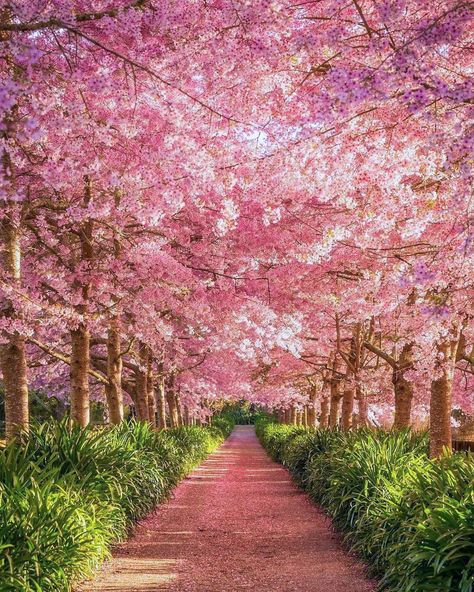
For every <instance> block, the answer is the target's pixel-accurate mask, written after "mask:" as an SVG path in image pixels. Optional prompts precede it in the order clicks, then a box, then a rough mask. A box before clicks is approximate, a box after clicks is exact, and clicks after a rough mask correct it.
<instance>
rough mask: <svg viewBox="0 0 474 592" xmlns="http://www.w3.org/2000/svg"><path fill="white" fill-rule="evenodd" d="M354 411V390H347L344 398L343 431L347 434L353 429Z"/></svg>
mask: <svg viewBox="0 0 474 592" xmlns="http://www.w3.org/2000/svg"><path fill="white" fill-rule="evenodd" d="M353 411H354V389H353V388H346V389H345V390H344V395H343V397H342V429H343V430H344V431H345V432H347V431H349V430H350V429H351V428H352V413H353Z"/></svg>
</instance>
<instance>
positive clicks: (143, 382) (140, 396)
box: [134, 343, 150, 421]
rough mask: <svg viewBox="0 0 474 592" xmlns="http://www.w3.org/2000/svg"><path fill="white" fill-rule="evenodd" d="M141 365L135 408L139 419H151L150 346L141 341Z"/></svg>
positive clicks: (139, 366) (136, 375)
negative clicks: (149, 405) (149, 401)
mask: <svg viewBox="0 0 474 592" xmlns="http://www.w3.org/2000/svg"><path fill="white" fill-rule="evenodd" d="M138 358H139V365H138V367H137V368H136V370H135V371H134V374H135V409H136V413H137V419H138V421H149V419H150V417H149V415H148V381H147V368H148V348H147V346H146V345H145V344H143V343H140V344H139V346H138Z"/></svg>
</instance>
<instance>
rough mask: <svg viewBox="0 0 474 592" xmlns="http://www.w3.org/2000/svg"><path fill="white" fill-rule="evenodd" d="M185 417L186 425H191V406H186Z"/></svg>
mask: <svg viewBox="0 0 474 592" xmlns="http://www.w3.org/2000/svg"><path fill="white" fill-rule="evenodd" d="M183 419H184V425H185V426H190V425H191V414H190V413H189V407H188V406H187V405H185V406H184V413H183Z"/></svg>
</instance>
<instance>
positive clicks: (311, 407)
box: [307, 385, 319, 428]
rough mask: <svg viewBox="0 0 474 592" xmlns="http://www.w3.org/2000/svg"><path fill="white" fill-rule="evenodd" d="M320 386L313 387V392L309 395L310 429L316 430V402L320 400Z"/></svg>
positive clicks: (308, 414)
mask: <svg viewBox="0 0 474 592" xmlns="http://www.w3.org/2000/svg"><path fill="white" fill-rule="evenodd" d="M318 391H319V389H318V386H317V385H312V386H311V391H310V393H309V404H308V408H307V409H308V411H307V416H308V427H309V428H314V427H316V423H317V419H316V400H317V398H318Z"/></svg>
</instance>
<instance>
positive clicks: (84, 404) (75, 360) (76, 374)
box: [70, 176, 94, 427]
mask: <svg viewBox="0 0 474 592" xmlns="http://www.w3.org/2000/svg"><path fill="white" fill-rule="evenodd" d="M84 182H85V188H84V201H83V207H84V208H87V207H88V206H89V204H90V203H91V201H92V186H91V181H90V179H89V177H88V176H86V177H85V178H84ZM92 237H93V225H92V220H91V219H87V220H85V221H84V222H83V223H82V224H81V226H80V228H79V241H80V247H81V263H86V264H88V265H90V263H91V262H92V260H93V258H94V251H93V247H92ZM79 286H80V287H81V292H82V303H81V304H79V305H78V306H77V313H78V315H79V317H80V320H79V322H78V325H77V327H76V328H75V329H73V330H72V331H71V367H70V379H71V419H72V421H74V422H76V423H78V424H79V425H80V426H82V427H85V426H87V425H88V424H89V421H90V401H89V398H90V392H89V368H90V333H89V327H88V318H87V317H88V313H89V298H90V290H91V285H90V282H88V281H86V283H84V284H82V286H81V285H80V284H79Z"/></svg>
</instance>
